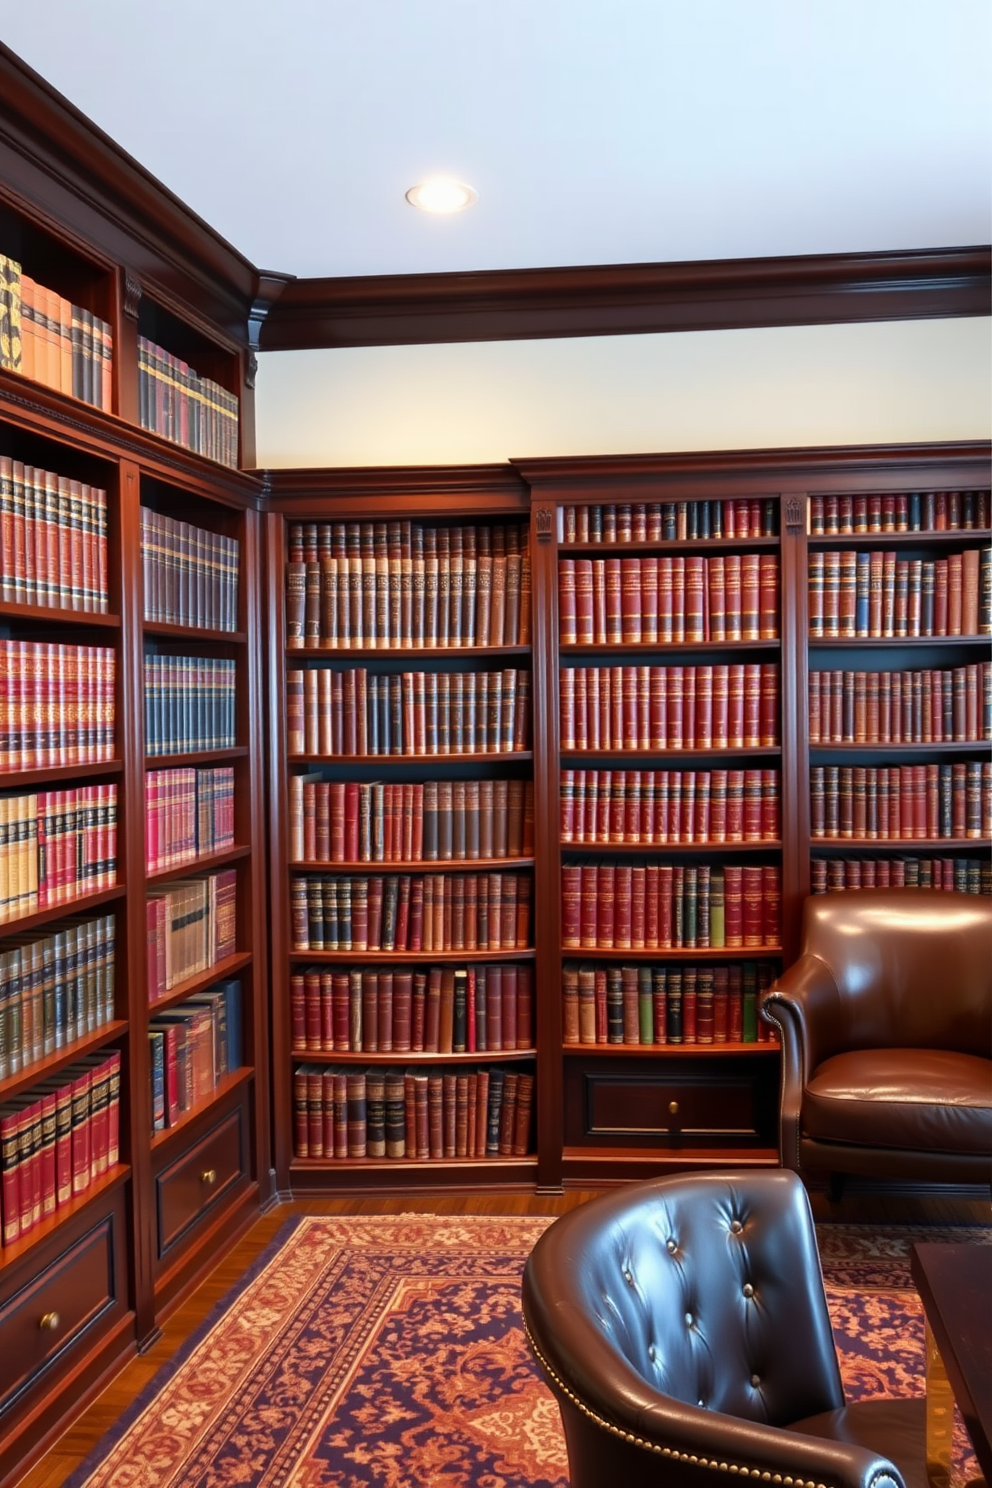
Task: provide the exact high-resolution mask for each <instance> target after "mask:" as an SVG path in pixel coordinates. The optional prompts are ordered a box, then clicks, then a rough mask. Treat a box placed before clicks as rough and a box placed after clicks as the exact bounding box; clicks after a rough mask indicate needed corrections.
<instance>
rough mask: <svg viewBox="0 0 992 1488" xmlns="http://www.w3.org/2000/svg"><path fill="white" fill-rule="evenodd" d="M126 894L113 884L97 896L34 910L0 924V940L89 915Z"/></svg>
mask: <svg viewBox="0 0 992 1488" xmlns="http://www.w3.org/2000/svg"><path fill="white" fill-rule="evenodd" d="M126 893H127V890H126V888H125V887H124V885H123V884H115V886H114V887H113V888H112V889H102V890H101V891H100V893H98V894H81V895H80V896H79V898H78V899H66V900H63V902H62V903H61V904H52V905H49V906H48V908H47V909H38V910H35V911H34V913H33V914H29V915H21V917H20V918H19V919H16V920H3V921H2V922H0V940H5V939H7V938H8V937H10V936H12V935H24V934H26V933H27V931H29V930H36V929H37V928H38V927H39V926H40V925H50V924H51V923H52V921H53V920H64V919H65V918H66V917H67V916H69V915H79V914H89V912H90V910H93V909H99V908H100V906H101V905H103V904H113V903H114V902H115V901H116V900H118V899H123V898H124V897H125V895H126Z"/></svg>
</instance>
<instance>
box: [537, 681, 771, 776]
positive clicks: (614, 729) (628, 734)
mask: <svg viewBox="0 0 992 1488" xmlns="http://www.w3.org/2000/svg"><path fill="white" fill-rule="evenodd" d="M558 696H559V725H560V730H561V749H562V752H563V753H566V754H567V753H581V752H582V751H583V750H586V749H593V750H627V749H637V750H652V751H653V750H659V749H758V748H767V747H774V746H775V745H777V744H778V741H779V722H778V719H779V668H778V663H777V662H761V663H757V662H746V663H743V664H742V663H737V662H735V663H733V664H731V665H724V664H722V663H721V664H718V665H716V666H689V667H681V666H667V667H666V666H636V667H635V666H612V667H562V669H561V671H560V673H559V682H558Z"/></svg>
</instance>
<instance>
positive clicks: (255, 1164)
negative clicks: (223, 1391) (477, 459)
mask: <svg viewBox="0 0 992 1488" xmlns="http://www.w3.org/2000/svg"><path fill="white" fill-rule="evenodd" d="M22 83H23V79H12V80H11V91H10V95H9V96H10V100H11V102H10V107H11V108H12V109H15V111H16V109H22V110H24V111H25V118H28V117H29V119H30V127H28V126H27V125H25V127H23V128H22V129H20V132H18V129H16V128H11V127H9V126H7V125H3V129H4V131H5V132H4V133H3V135H2V140H0V144H2V149H3V165H4V176H3V179H4V182H5V183H6V184H5V185H4V187H3V188H2V190H0V319H2V331H0V363H2V364H0V668H2V672H0V678H2V687H0V770H3V771H4V772H5V774H6V776H7V779H6V780H5V782H4V789H3V791H2V793H0V998H2V1000H0V1138H2V1141H3V1182H2V1186H0V1220H2V1231H0V1236H2V1244H0V1326H3V1327H4V1329H5V1339H6V1338H9V1339H10V1340H11V1346H10V1347H9V1349H8V1350H6V1351H5V1354H4V1360H5V1362H4V1363H3V1364H2V1366H0V1429H2V1432H3V1436H4V1443H5V1445H4V1447H3V1455H2V1457H0V1462H2V1466H0V1475H2V1474H3V1473H6V1472H8V1469H9V1468H10V1469H11V1470H12V1469H13V1467H16V1465H17V1464H19V1463H23V1462H24V1461H25V1460H27V1459H28V1458H29V1457H30V1456H31V1455H32V1454H36V1453H37V1451H38V1450H39V1448H40V1446H41V1445H42V1444H43V1443H44V1442H45V1441H46V1440H49V1439H50V1438H51V1436H52V1434H53V1433H54V1431H55V1430H56V1429H57V1428H58V1426H59V1423H60V1422H63V1421H64V1420H65V1418H66V1415H67V1413H68V1412H70V1411H72V1410H73V1409H74V1408H76V1407H77V1406H78V1404H79V1402H80V1401H81V1400H83V1399H85V1398H87V1397H88V1396H91V1395H92V1394H94V1393H95V1392H96V1390H97V1389H98V1388H99V1386H100V1384H101V1382H102V1381H103V1380H105V1379H106V1378H107V1377H108V1376H109V1374H110V1373H111V1372H112V1371H113V1369H114V1368H115V1367H116V1366H117V1364H118V1363H119V1362H120V1361H121V1359H122V1358H123V1357H124V1356H125V1355H126V1354H127V1353H128V1352H133V1351H134V1350H135V1349H136V1348H143V1347H144V1346H145V1345H146V1344H147V1343H148V1342H149V1341H150V1340H151V1339H153V1338H154V1336H155V1334H156V1330H157V1328H158V1327H159V1326H160V1323H161V1320H162V1319H163V1318H164V1317H165V1316H166V1315H167V1314H168V1313H169V1311H170V1310H171V1309H173V1308H174V1307H175V1306H176V1305H177V1303H178V1302H179V1300H180V1299H181V1298H182V1297H183V1296H184V1295H186V1294H187V1293H188V1291H189V1290H190V1289H191V1288H192V1287H193V1286H194V1285H195V1284H196V1282H197V1280H198V1279H199V1277H200V1276H202V1275H203V1274H204V1273H205V1271H206V1270H207V1269H208V1268H209V1267H210V1266H211V1265H212V1263H213V1262H214V1261H215V1260H216V1258H217V1256H218V1255H219V1254H220V1253H222V1252H223V1251H224V1250H225V1249H226V1248H227V1246H228V1245H229V1244H230V1243H231V1242H232V1241H233V1239H234V1238H235V1237H236V1235H237V1234H238V1233H239V1231H240V1230H241V1229H242V1228H244V1227H245V1226H246V1225H247V1224H249V1223H250V1222H251V1220H252V1218H253V1217H254V1216H255V1215H256V1214H257V1213H258V1211H259V1208H260V1207H262V1206H264V1205H266V1204H269V1203H271V1202H274V1201H275V1199H276V1198H277V1197H289V1196H291V1195H325V1196H326V1195H333V1194H336V1193H342V1194H343V1193H352V1194H357V1193H383V1194H385V1193H396V1192H404V1191H411V1190H414V1189H417V1190H421V1191H439V1190H440V1191H448V1192H457V1191H463V1192H464V1191H469V1190H471V1191H475V1192H482V1193H486V1192H492V1191H493V1190H494V1189H496V1188H501V1189H503V1190H504V1191H512V1190H518V1191H519V1190H534V1189H541V1190H549V1191H553V1190H557V1189H560V1188H562V1187H563V1186H565V1185H582V1186H590V1185H596V1184H600V1183H611V1182H616V1181H618V1180H621V1179H623V1178H626V1177H635V1176H646V1175H648V1174H652V1173H656V1172H661V1171H665V1170H670V1169H673V1168H679V1167H694V1166H702V1165H707V1164H718V1163H728V1162H732V1163H735V1164H748V1163H751V1164H766V1165H773V1164H774V1163H776V1162H777V1160H778V1153H777V1149H776V1146H775V1125H776V1107H777V1099H778V1078H779V1075H778V1064H779V1060H778V1049H777V1046H776V1045H775V1043H774V1042H773V1041H772V1040H771V1039H770V1038H769V1036H768V1029H767V1027H766V1025H764V1024H763V1023H762V1021H761V1020H760V1018H759V1016H758V1011H757V1004H758V998H759V996H760V992H761V989H762V987H763V986H765V985H766V984H767V983H768V982H769V980H771V979H772V978H774V976H775V975H776V973H777V972H778V970H779V969H780V968H781V967H782V966H783V965H784V964H787V963H788V961H789V960H790V959H791V957H792V956H793V955H794V953H795V950H796V948H797V944H798V931H799V917H800V912H801V906H802V901H803V898H804V897H805V896H806V894H807V893H809V892H814V893H820V892H825V891H841V890H843V889H845V888H850V887H853V886H855V885H856V884H857V883H862V884H867V885H870V884H876V885H879V886H882V885H885V884H906V885H908V886H910V887H912V886H913V885H916V884H920V885H924V884H933V885H936V886H939V887H944V888H958V889H963V890H965V891H967V892H970V893H985V894H988V893H989V892H990V891H992V883H990V874H989V849H990V839H992V829H990V821H989V814H990V808H989V772H990V760H989V756H990V748H989V746H990V739H992V702H990V682H989V566H988V565H989V557H988V555H989V545H990V530H989V529H990V517H989V458H988V453H989V452H988V448H987V445H980V444H970V445H964V444H962V445H949V446H916V447H911V446H903V447H898V448H876V449H870V448H864V449H850V450H844V449H836V450H821V451H779V452H775V451H772V452H754V453H748V452H744V453H738V454H727V455H705V454H702V455H671V456H658V457H650V458H649V457H631V458H602V459H596V458H586V459H571V460H560V461H548V460H545V461H517V462H510V463H508V464H506V465H500V466H487V467H470V468H465V469H459V468H440V469H434V470H427V469H421V470H394V471H375V470H369V471H360V470H353V471H275V472H269V473H267V474H265V475H264V476H263V475H259V474H252V473H250V471H251V467H252V466H253V464H254V458H255V457H254V440H253V411H252V403H253V399H252V387H251V381H252V376H253V372H252V367H253V353H252V351H251V346H252V345H254V344H257V339H258V325H259V320H260V317H264V306H263V308H260V304H261V302H262V301H263V300H264V297H265V295H264V293H263V286H262V284H261V282H260V280H261V277H262V276H259V275H257V273H256V272H255V271H254V270H253V269H252V268H251V266H250V265H248V264H247V263H246V262H245V261H244V260H242V259H240V258H239V257H238V255H237V254H235V253H234V252H233V250H231V249H230V248H229V247H228V246H227V245H226V244H223V243H222V242H221V241H220V240H219V239H217V238H215V237H214V236H213V235H212V234H211V233H210V232H209V230H208V229H206V228H205V227H204V226H203V224H202V223H198V222H197V221H196V220H195V219H192V218H191V217H190V215H189V214H188V213H186V212H185V209H183V208H181V207H180V205H179V204H178V203H176V202H175V201H174V199H172V198H169V197H168V195H167V193H163V192H162V191H161V188H159V187H158V186H157V185H156V183H154V182H152V181H151V179H150V178H148V177H147V176H145V175H144V174H143V173H142V172H141V171H140V169H139V168H138V167H136V166H134V163H133V162H128V161H127V160H126V158H124V157H122V156H120V154H119V152H116V151H115V150H114V149H113V147H112V146H111V145H110V143H109V142H108V141H106V140H103V139H95V138H94V137H93V135H92V133H91V131H90V130H89V128H88V126H87V127H86V128H84V127H83V124H82V123H81V122H80V121H79V120H78V119H75V118H73V117H69V116H67V115H64V114H63V112H62V106H61V105H60V104H58V103H57V102H56V101H53V99H52V98H51V97H47V96H46V97H40V98H39V97H34V96H33V95H32V97H31V98H30V99H27V100H26V97H25V96H24V95H22V93H19V92H18V88H20V87H21V84H22ZM15 85H16V86H15ZM32 86H33V85H32ZM28 92H29V93H30V89H28ZM56 138H57V140H58V142H59V143H58V148H57V149H56V146H55V144H54V143H53V140H55V139H56ZM46 140H47V141H48V143H47V146H46V144H45V141H46ZM46 149H47V151H48V154H47V155H46ZM73 150H74V151H75V152H76V157H77V166H76V168H75V169H72V168H70V167H69V166H67V165H66V164H65V160H66V159H67V155H66V152H68V153H69V154H71V153H72V151H73ZM52 156H57V158H58V160H59V162H60V166H59V168H58V169H56V170H53V169H51V168H50V159H49V157H52ZM84 160H85V161H86V167H87V168H86V170H85V171H83V169H82V162H83V161H84ZM122 181H123V182H124V186H125V187H126V190H123V194H122V185H121V183H122ZM125 198H126V200H127V205H126V206H125V205H123V204H122V203H123V202H124V200H125ZM139 270H140V272H139ZM265 293H267V291H265ZM266 643H267V649H266ZM270 1064H271V1089H270ZM270 1148H271V1155H270Z"/></svg>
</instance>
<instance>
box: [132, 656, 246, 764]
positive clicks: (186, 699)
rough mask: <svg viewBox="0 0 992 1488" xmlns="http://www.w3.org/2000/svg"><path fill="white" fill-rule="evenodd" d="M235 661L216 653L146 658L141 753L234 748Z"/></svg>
mask: <svg viewBox="0 0 992 1488" xmlns="http://www.w3.org/2000/svg"><path fill="white" fill-rule="evenodd" d="M236 729H237V720H236V713H235V663H234V662H233V661H224V660H221V659H219V658H217V657H202V656H146V657H145V753H146V754H153V755H154V754H188V753H195V752H196V751H198V750H206V749H233V748H234V744H235V739H236Z"/></svg>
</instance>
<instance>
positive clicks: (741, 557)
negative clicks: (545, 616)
mask: <svg viewBox="0 0 992 1488" xmlns="http://www.w3.org/2000/svg"><path fill="white" fill-rule="evenodd" d="M778 590H779V572H778V554H777V553H760V554H759V553H714V554H713V555H712V556H711V557H709V558H703V557H702V556H699V557H696V556H694V555H689V556H686V557H682V556H681V555H675V556H672V557H665V558H595V559H593V558H560V559H559V560H558V637H559V641H560V642H561V644H562V645H563V646H575V645H579V646H603V645H608V646H611V645H621V644H622V645H625V646H626V645H632V646H640V645H649V646H658V645H666V644H668V643H682V642H687V643H692V642H702V641H713V642H714V643H722V642H724V641H774V640H777V639H778V609H779V599H778Z"/></svg>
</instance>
